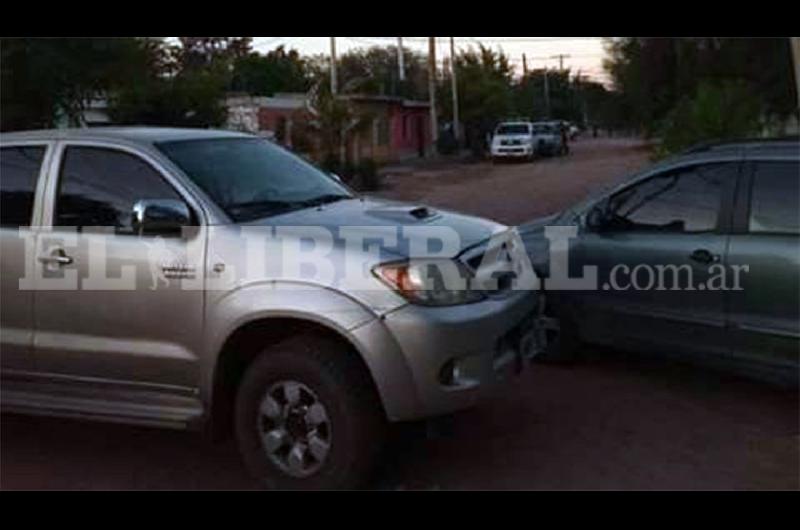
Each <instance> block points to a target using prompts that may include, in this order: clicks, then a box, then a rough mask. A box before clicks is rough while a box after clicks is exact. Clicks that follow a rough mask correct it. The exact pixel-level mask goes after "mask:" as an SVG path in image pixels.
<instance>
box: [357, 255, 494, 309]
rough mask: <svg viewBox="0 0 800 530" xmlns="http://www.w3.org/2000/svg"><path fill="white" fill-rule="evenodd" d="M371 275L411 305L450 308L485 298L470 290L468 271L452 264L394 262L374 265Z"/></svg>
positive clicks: (470, 280)
mask: <svg viewBox="0 0 800 530" xmlns="http://www.w3.org/2000/svg"><path fill="white" fill-rule="evenodd" d="M372 272H373V274H375V276H376V277H378V279H380V280H381V281H382V282H383V283H385V284H386V285H388V286H389V287H391V288H392V289H393V290H394V291H396V292H397V293H399V294H400V295H401V296H403V297H404V298H405V299H406V300H408V301H409V302H411V303H414V304H419V305H426V306H453V305H462V304H470V303H473V302H479V301H481V300H483V299H484V298H485V294H484V293H483V292H482V291H480V290H476V289H474V288H473V285H472V283H473V276H472V273H471V272H470V270H469V269H467V267H466V266H464V265H463V264H462V263H460V262H458V261H455V260H448V259H430V260H405V261H394V262H390V263H383V264H381V265H376V266H375V267H374V268H373V269H372Z"/></svg>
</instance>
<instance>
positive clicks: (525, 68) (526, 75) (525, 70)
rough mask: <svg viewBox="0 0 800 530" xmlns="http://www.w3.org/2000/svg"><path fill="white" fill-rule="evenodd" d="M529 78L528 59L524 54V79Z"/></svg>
mask: <svg viewBox="0 0 800 530" xmlns="http://www.w3.org/2000/svg"><path fill="white" fill-rule="evenodd" d="M526 77H528V58H527V57H525V54H524V53H523V54H522V78H523V79H525V78H526Z"/></svg>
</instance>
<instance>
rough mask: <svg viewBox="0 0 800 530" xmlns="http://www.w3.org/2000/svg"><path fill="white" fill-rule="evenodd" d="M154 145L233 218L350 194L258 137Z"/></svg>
mask: <svg viewBox="0 0 800 530" xmlns="http://www.w3.org/2000/svg"><path fill="white" fill-rule="evenodd" d="M157 147H158V148H159V149H160V150H161V151H162V152H163V153H164V154H165V155H167V157H169V159H170V160H172V161H173V162H174V163H175V164H176V165H177V166H178V167H180V168H181V169H182V170H183V171H184V173H186V175H187V176H188V177H189V178H191V179H192V180H193V181H194V182H195V183H196V184H197V185H198V186H200V188H202V189H203V191H205V192H206V193H207V194H208V195H209V196H210V197H211V199H212V200H213V201H214V202H215V203H217V205H219V207H220V208H222V209H223V210H224V211H225V213H227V214H228V215H229V216H230V217H231V219H233V220H234V221H235V222H237V223H239V222H246V221H248V220H252V219H258V218H262V217H267V216H270V215H275V214H279V213H286V212H287V211H290V210H295V209H300V208H308V207H311V206H318V205H320V204H325V203H328V202H335V201H339V200H344V199H349V198H352V197H353V196H352V194H351V193H350V192H349V191H348V190H347V189H346V188H345V187H344V186H342V185H341V184H339V183H338V182H336V181H335V180H334V179H333V178H331V177H330V176H328V175H326V174H325V173H323V172H322V171H320V170H319V169H317V168H315V167H314V166H312V165H311V164H309V163H307V162H305V161H304V160H303V159H301V158H300V157H298V156H296V155H293V154H292V153H290V152H289V151H286V150H285V149H283V148H281V147H279V146H277V145H274V144H272V143H270V142H268V141H266V140H262V139H259V138H216V139H211V140H181V141H175V142H162V143H159V144H157Z"/></svg>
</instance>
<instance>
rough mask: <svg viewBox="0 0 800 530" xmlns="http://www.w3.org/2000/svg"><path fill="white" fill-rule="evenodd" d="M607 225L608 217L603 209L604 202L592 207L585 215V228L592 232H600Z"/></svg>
mask: <svg viewBox="0 0 800 530" xmlns="http://www.w3.org/2000/svg"><path fill="white" fill-rule="evenodd" d="M607 225H608V215H607V213H606V209H605V202H602V203H600V204H596V205H594V206H592V208H591V209H590V210H589V212H588V213H587V214H586V228H588V229H589V230H591V231H592V232H602V231H603V229H604V228H606V226H607Z"/></svg>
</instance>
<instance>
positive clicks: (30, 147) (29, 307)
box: [0, 143, 47, 376]
mask: <svg viewBox="0 0 800 530" xmlns="http://www.w3.org/2000/svg"><path fill="white" fill-rule="evenodd" d="M46 153H47V145H45V144H42V143H38V144H22V145H4V146H3V147H2V148H0V175H2V178H0V256H2V259H0V297H1V298H2V304H3V308H2V311H0V329H1V330H2V332H1V333H0V349H2V355H0V362H1V364H2V369H3V372H4V375H6V376H7V375H9V373H10V371H11V370H18V371H25V372H27V371H32V370H33V369H34V363H33V355H32V350H31V346H32V344H33V289H25V288H23V287H21V286H20V280H23V278H24V277H25V276H26V264H27V263H30V262H31V261H32V259H33V256H32V253H33V245H32V242H33V240H34V239H35V237H36V233H35V230H36V229H35V227H32V226H31V225H36V224H38V222H37V221H33V219H34V218H35V217H37V216H36V214H38V210H37V209H36V208H35V205H36V204H37V201H36V200H35V198H36V196H37V189H41V188H43V184H42V181H43V180H44V179H42V178H41V174H42V173H43V171H42V167H43V166H44V165H45V164H43V162H44V160H45V155H46ZM40 193H41V192H40ZM34 210H37V211H36V212H34Z"/></svg>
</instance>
